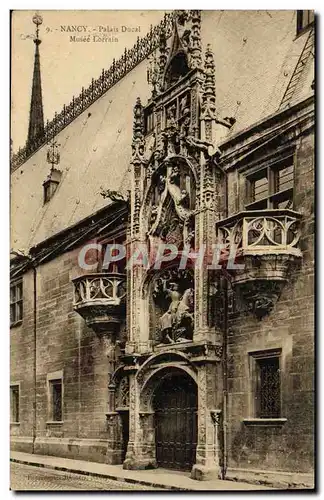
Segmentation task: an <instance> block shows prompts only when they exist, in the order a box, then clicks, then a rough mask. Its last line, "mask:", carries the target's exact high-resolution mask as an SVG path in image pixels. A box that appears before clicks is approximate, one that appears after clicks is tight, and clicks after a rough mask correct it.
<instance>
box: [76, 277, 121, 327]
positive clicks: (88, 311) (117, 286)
mask: <svg viewBox="0 0 324 500" xmlns="http://www.w3.org/2000/svg"><path fill="white" fill-rule="evenodd" d="M72 281H73V285H74V310H75V311H76V312H77V313H79V314H80V315H81V316H82V317H83V318H84V320H85V322H86V324H87V325H88V326H89V327H90V328H92V329H93V330H94V331H95V332H96V333H98V334H104V333H106V334H114V333H115V332H116V329H117V328H118V327H119V325H120V323H121V321H122V319H123V318H124V316H125V300H126V275H125V274H119V273H95V274H85V275H83V276H78V277H77V278H74V279H73V280H72Z"/></svg>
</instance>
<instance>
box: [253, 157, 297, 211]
mask: <svg viewBox="0 0 324 500" xmlns="http://www.w3.org/2000/svg"><path fill="white" fill-rule="evenodd" d="M293 187H294V165H293V158H292V157H289V158H287V159H286V160H285V161H284V162H279V163H276V164H273V165H271V166H268V167H264V168H262V169H261V170H258V171H257V172H254V173H253V174H251V175H248V176H247V190H246V197H247V204H246V209H247V210H265V209H267V208H270V209H271V208H277V209H278V208H282V209H283V208H292V204H293Z"/></svg>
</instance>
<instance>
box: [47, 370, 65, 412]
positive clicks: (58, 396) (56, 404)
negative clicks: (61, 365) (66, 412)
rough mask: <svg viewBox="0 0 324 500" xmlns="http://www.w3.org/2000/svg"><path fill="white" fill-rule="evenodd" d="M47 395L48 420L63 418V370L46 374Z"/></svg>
mask: <svg viewBox="0 0 324 500" xmlns="http://www.w3.org/2000/svg"><path fill="white" fill-rule="evenodd" d="M47 381H48V397H49V401H48V402H49V411H48V414H49V415H48V417H49V422H62V420H63V372H62V371H59V372H55V373H52V374H49V375H47Z"/></svg>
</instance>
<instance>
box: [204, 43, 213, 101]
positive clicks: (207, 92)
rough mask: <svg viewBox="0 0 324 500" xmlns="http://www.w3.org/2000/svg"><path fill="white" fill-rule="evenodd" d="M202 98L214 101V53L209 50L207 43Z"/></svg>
mask: <svg viewBox="0 0 324 500" xmlns="http://www.w3.org/2000/svg"><path fill="white" fill-rule="evenodd" d="M203 99H205V100H207V99H208V100H211V101H213V102H215V63H214V54H213V52H212V50H211V46H210V44H208V45H207V48H206V54H205V82H204V97H203Z"/></svg>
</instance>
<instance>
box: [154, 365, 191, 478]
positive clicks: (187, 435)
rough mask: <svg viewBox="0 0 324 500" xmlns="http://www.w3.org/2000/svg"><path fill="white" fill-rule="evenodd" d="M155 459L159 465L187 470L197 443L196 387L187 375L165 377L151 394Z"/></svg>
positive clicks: (189, 467)
mask: <svg viewBox="0 0 324 500" xmlns="http://www.w3.org/2000/svg"><path fill="white" fill-rule="evenodd" d="M153 404H154V410H155V428H156V431H155V432H156V435H155V440H156V460H157V463H158V465H159V466H160V467H164V468H167V469H178V470H190V469H191V467H192V465H193V464H194V463H195V457H196V445H197V387H196V384H195V382H194V381H193V380H192V379H191V378H190V377H189V376H188V375H186V374H184V375H176V376H172V377H170V378H167V379H165V380H164V381H163V382H162V384H161V385H160V386H159V388H158V390H157V393H156V395H155V397H154V403H153Z"/></svg>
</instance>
